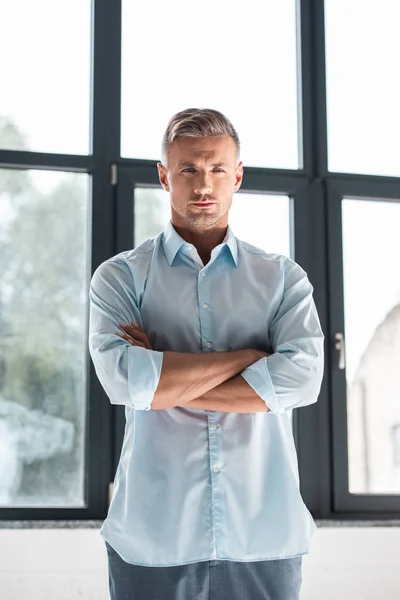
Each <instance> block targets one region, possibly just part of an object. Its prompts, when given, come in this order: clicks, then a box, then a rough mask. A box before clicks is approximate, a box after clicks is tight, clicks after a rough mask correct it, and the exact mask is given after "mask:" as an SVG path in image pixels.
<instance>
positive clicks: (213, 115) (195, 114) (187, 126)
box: [161, 108, 240, 165]
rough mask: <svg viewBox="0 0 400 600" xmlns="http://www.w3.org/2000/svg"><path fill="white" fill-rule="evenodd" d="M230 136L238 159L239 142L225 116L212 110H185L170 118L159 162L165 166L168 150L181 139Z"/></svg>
mask: <svg viewBox="0 0 400 600" xmlns="http://www.w3.org/2000/svg"><path fill="white" fill-rule="evenodd" d="M220 135H230V136H231V137H232V138H233V141H234V142H235V144H236V148H237V154H236V156H237V159H238V160H239V157H240V141H239V136H238V134H237V132H236V129H235V128H234V126H233V125H232V123H231V122H230V121H229V119H228V118H227V117H225V115H223V114H222V113H221V112H219V111H218V110H214V109H212V108H186V109H185V110H181V111H180V112H177V113H176V114H175V115H174V116H173V117H171V119H170V121H169V123H168V125H167V129H166V130H165V133H164V135H163V139H162V146H161V160H162V163H163V164H164V165H166V164H167V156H168V149H169V147H170V146H171V144H172V143H173V142H174V141H175V140H176V139H177V138H182V137H193V138H205V137H214V136H220Z"/></svg>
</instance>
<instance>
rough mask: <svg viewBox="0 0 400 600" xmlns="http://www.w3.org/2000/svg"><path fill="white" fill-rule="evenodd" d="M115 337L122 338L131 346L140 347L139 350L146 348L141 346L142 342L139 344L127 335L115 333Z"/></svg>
mask: <svg viewBox="0 0 400 600" xmlns="http://www.w3.org/2000/svg"><path fill="white" fill-rule="evenodd" d="M117 335H118V336H119V337H120V338H122V339H123V340H126V341H127V342H128V343H129V344H130V345H131V346H140V347H141V348H146V346H145V345H144V344H143V342H139V341H138V340H135V339H134V338H132V337H131V336H130V335H128V334H127V333H118V332H117Z"/></svg>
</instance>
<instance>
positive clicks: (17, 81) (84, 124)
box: [0, 0, 91, 154]
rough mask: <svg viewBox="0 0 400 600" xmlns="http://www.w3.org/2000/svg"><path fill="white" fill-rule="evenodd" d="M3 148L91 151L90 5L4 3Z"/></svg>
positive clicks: (86, 0)
mask: <svg viewBox="0 0 400 600" xmlns="http://www.w3.org/2000/svg"><path fill="white" fill-rule="evenodd" d="M0 15H1V18H0V56H1V57H2V60H1V61H0V81H1V94H0V148H3V149H6V148H7V149H10V150H31V151H35V152H52V153H62V154H87V153H88V152H89V109H90V60H91V41H90V33H91V0H69V1H68V2H53V1H52V0H35V1H34V2H26V0H12V2H10V1H9V0H0Z"/></svg>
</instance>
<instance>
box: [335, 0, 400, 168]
mask: <svg viewBox="0 0 400 600" xmlns="http://www.w3.org/2000/svg"><path fill="white" fill-rule="evenodd" d="M399 21H400V3H399V2H396V1H394V0H379V2H378V1H377V0H375V1H371V2H365V0H325V22H326V59H327V60H326V63H327V64H326V67H327V109H328V156H329V160H328V165H329V170H330V171H340V172H354V173H367V174H372V175H396V176H397V175H400V153H399V144H398V140H399V137H400V112H399V106H400V86H399V78H398V75H397V73H398V71H399V58H400V48H399V32H398V28H399Z"/></svg>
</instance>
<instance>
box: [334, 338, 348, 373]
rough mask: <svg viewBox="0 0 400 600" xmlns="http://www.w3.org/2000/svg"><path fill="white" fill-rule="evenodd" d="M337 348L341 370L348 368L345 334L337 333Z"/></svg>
mask: <svg viewBox="0 0 400 600" xmlns="http://www.w3.org/2000/svg"><path fill="white" fill-rule="evenodd" d="M335 348H336V350H337V351H338V352H339V363H338V367H339V369H344V368H345V367H346V349H345V342H344V335H343V333H335Z"/></svg>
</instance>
